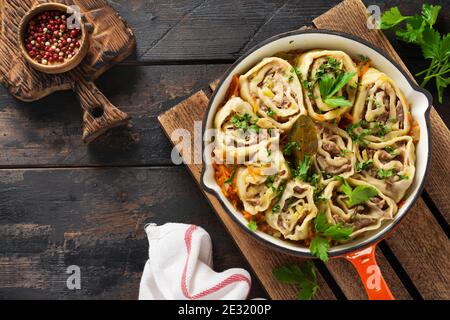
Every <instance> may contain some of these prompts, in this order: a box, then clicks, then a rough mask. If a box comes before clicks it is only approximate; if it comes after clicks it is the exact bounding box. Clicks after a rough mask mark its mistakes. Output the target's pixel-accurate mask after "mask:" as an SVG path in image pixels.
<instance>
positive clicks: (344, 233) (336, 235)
mask: <svg viewBox="0 0 450 320" xmlns="http://www.w3.org/2000/svg"><path fill="white" fill-rule="evenodd" d="M314 230H315V237H314V238H313V240H312V241H311V245H310V247H309V249H310V250H311V254H312V255H315V256H316V257H319V258H320V259H321V260H322V261H325V262H326V261H328V250H329V249H330V239H331V240H335V241H343V240H347V239H348V238H349V237H350V235H351V234H352V232H353V229H352V228H345V227H343V226H342V225H341V224H330V223H328V219H327V216H326V214H325V213H324V212H319V213H318V214H317V216H316V218H315V219H314Z"/></svg>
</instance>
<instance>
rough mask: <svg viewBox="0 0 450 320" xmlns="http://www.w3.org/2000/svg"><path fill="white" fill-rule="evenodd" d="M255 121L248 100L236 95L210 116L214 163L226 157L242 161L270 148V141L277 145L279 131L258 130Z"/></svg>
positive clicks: (246, 160) (256, 118)
mask: <svg viewBox="0 0 450 320" xmlns="http://www.w3.org/2000/svg"><path fill="white" fill-rule="evenodd" d="M257 121H258V117H257V116H256V115H255V113H254V112H253V109H252V107H251V106H250V104H248V103H247V102H245V101H244V100H242V99H241V98H239V97H233V98H231V99H230V100H228V102H227V103H226V104H225V105H224V106H223V107H222V108H221V109H220V110H219V111H218V112H217V113H216V117H215V119H214V125H215V128H216V129H217V136H216V141H215V146H214V156H215V158H216V161H217V162H218V163H221V162H222V161H224V160H227V163H239V164H243V163H246V162H248V161H252V160H253V159H254V158H255V156H257V155H258V156H260V155H264V153H262V152H261V151H262V150H264V151H265V150H266V149H267V148H269V149H270V148H272V144H274V146H278V141H279V132H278V131H277V130H271V131H270V132H269V131H268V130H259V127H258V126H256V122H257ZM265 153H266V154H267V152H265Z"/></svg>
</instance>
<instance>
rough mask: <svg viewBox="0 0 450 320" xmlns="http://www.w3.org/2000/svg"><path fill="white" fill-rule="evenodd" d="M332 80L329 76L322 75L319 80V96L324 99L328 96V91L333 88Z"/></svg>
mask: <svg viewBox="0 0 450 320" xmlns="http://www.w3.org/2000/svg"><path fill="white" fill-rule="evenodd" d="M334 81H335V80H334V78H333V76H332V75H330V74H324V75H323V76H322V77H321V78H320V84H319V88H320V95H321V96H322V97H323V98H324V99H326V98H327V97H328V96H329V93H330V91H331V90H332V88H333V85H334Z"/></svg>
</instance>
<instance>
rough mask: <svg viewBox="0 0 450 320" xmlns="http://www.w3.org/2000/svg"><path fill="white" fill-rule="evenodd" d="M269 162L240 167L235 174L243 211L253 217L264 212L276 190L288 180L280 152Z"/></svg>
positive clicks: (285, 166) (287, 173)
mask: <svg viewBox="0 0 450 320" xmlns="http://www.w3.org/2000/svg"><path fill="white" fill-rule="evenodd" d="M271 160H272V161H271V162H270V163H269V164H266V163H255V164H252V165H247V166H246V167H240V168H239V169H238V170H237V172H236V191H237V194H238V196H239V199H240V200H241V201H242V203H243V206H244V209H245V211H247V212H248V213H250V214H252V215H255V214H257V213H258V212H264V211H266V210H267V209H268V208H269V206H270V205H271V203H272V200H273V199H274V198H275V197H276V195H277V192H278V188H279V187H280V185H281V184H282V183H284V182H285V181H286V179H288V178H289V176H290V175H289V169H288V167H287V164H286V161H285V160H284V158H283V155H282V153H281V152H279V151H278V152H276V153H275V154H274V155H272V156H271Z"/></svg>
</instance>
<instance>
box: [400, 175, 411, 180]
mask: <svg viewBox="0 0 450 320" xmlns="http://www.w3.org/2000/svg"><path fill="white" fill-rule="evenodd" d="M397 176H398V177H399V178H400V180H408V179H409V176H408V175H405V174H398V175H397Z"/></svg>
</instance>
